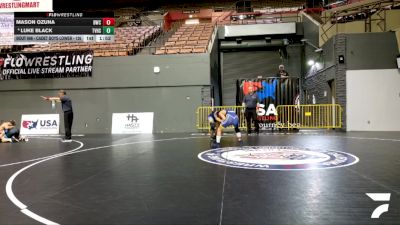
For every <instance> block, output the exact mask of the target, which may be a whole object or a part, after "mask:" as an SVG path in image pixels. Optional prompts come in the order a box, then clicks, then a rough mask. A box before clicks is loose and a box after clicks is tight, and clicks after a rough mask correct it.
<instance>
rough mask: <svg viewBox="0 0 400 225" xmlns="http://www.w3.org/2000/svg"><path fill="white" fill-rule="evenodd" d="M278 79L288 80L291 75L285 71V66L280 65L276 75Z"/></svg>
mask: <svg viewBox="0 0 400 225" xmlns="http://www.w3.org/2000/svg"><path fill="white" fill-rule="evenodd" d="M276 76H277V77H280V78H288V77H289V73H288V72H287V71H286V70H285V66H284V65H282V64H281V65H279V70H278V73H277V74H276Z"/></svg>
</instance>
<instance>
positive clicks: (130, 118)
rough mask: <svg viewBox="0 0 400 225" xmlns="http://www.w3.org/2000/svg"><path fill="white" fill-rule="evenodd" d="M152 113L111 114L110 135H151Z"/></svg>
mask: <svg viewBox="0 0 400 225" xmlns="http://www.w3.org/2000/svg"><path fill="white" fill-rule="evenodd" d="M153 117H154V113H153V112H141V113H113V115H112V129H111V133H112V134H151V133H153Z"/></svg>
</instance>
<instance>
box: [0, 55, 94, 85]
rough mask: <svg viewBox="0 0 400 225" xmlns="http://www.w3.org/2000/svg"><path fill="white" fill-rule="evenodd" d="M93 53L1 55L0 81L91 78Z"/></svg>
mask: <svg viewBox="0 0 400 225" xmlns="http://www.w3.org/2000/svg"><path fill="white" fill-rule="evenodd" d="M92 69H93V51H92V50H84V51H71V52H38V53H10V54H0V80H13V79H34V78H66V77H90V76H92Z"/></svg>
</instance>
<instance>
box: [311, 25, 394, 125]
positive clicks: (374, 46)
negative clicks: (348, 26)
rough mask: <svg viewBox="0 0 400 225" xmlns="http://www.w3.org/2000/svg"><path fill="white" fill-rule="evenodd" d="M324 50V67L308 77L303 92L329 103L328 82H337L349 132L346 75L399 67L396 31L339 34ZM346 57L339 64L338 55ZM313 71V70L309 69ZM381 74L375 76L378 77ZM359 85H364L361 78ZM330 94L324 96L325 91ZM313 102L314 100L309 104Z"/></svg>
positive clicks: (337, 96) (337, 100) (338, 97)
mask: <svg viewBox="0 0 400 225" xmlns="http://www.w3.org/2000/svg"><path fill="white" fill-rule="evenodd" d="M322 48H323V49H324V52H323V55H324V57H323V58H324V66H323V68H320V69H319V70H317V71H315V72H314V73H313V74H311V75H310V76H307V77H306V78H305V81H304V90H305V92H306V94H307V96H311V97H312V96H313V95H314V96H315V97H316V103H317V104H320V103H330V102H331V96H330V95H329V85H328V82H329V81H331V80H332V79H334V81H335V83H336V98H335V99H336V103H338V104H340V105H341V106H342V107H343V110H344V113H343V121H342V122H343V127H344V129H346V126H347V124H346V121H348V119H346V116H347V113H346V112H347V107H348V105H349V103H348V102H347V93H348V91H351V90H349V87H347V85H346V72H347V71H349V70H376V69H394V68H397V64H396V55H397V54H398V53H397V49H398V46H397V41H396V36H395V33H394V32H382V33H362V34H339V35H336V36H334V37H332V38H331V39H330V40H329V41H328V42H326V43H325V44H324V45H323V46H322ZM340 55H342V56H344V63H339V60H338V58H339V56H340ZM309 69H310V68H309ZM379 75H380V74H375V76H377V77H379ZM359 82H360V83H362V82H363V79H362V77H361V78H360V81H359ZM326 90H328V91H327V93H326V94H325V91H326ZM308 103H311V100H309V101H308Z"/></svg>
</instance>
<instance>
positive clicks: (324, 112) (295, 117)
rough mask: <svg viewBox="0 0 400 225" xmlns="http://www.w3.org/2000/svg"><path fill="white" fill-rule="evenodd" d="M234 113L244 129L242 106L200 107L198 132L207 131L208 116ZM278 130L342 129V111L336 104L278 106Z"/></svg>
mask: <svg viewBox="0 0 400 225" xmlns="http://www.w3.org/2000/svg"><path fill="white" fill-rule="evenodd" d="M223 109H225V110H230V111H234V112H235V113H236V114H237V115H238V117H239V120H240V122H239V128H241V129H245V128H246V127H247V125H246V118H245V115H244V107H242V106H214V107H212V106H201V107H198V108H197V111H196V127H197V129H198V130H209V129H210V124H209V122H208V118H207V117H208V115H210V113H211V112H213V111H218V110H223ZM276 110H277V114H278V115H277V117H276V128H278V129H332V128H341V127H342V112H343V109H342V107H341V106H340V105H338V104H319V105H279V106H277V108H276Z"/></svg>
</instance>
